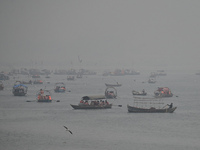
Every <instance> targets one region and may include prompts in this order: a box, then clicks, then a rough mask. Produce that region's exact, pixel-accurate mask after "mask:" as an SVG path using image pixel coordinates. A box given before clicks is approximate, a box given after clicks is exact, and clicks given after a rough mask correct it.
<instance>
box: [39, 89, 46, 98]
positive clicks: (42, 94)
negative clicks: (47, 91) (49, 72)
mask: <svg viewBox="0 0 200 150" xmlns="http://www.w3.org/2000/svg"><path fill="white" fill-rule="evenodd" d="M40 95H41V99H45V96H44V91H43V90H42V89H40Z"/></svg>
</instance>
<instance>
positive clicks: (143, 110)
mask: <svg viewBox="0 0 200 150" xmlns="http://www.w3.org/2000/svg"><path fill="white" fill-rule="evenodd" d="M127 108H128V112H130V113H173V112H174V111H175V110H176V108H177V107H172V108H161V109H158V108H154V107H150V108H139V107H134V106H129V105H127Z"/></svg>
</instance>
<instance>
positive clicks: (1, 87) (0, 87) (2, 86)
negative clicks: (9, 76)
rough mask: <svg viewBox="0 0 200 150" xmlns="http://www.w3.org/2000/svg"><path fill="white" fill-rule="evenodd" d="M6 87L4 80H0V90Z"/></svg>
mask: <svg viewBox="0 0 200 150" xmlns="http://www.w3.org/2000/svg"><path fill="white" fill-rule="evenodd" d="M3 89H4V85H3V82H2V81H0V91H2V90H3Z"/></svg>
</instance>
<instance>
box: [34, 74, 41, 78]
mask: <svg viewBox="0 0 200 150" xmlns="http://www.w3.org/2000/svg"><path fill="white" fill-rule="evenodd" d="M32 78H40V75H32Z"/></svg>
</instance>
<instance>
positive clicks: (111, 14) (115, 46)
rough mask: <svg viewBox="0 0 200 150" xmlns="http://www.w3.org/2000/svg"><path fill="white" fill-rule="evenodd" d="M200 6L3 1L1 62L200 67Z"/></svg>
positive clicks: (114, 0)
mask: <svg viewBox="0 0 200 150" xmlns="http://www.w3.org/2000/svg"><path fill="white" fill-rule="evenodd" d="M199 8H200V1H198V0H190V1H188V0H176V1H174V0H166V1H160V0H151V1H148V0H146V1H145V0H123V1H122V0H101V1H97V0H76V1H75V0H56V1H55V0H34V1H32V0H1V1H0V63H1V66H3V65H6V64H9V65H12V66H17V65H19V66H20V65H24V64H27V65H29V66H31V65H33V64H43V65H55V66H56V65H61V66H63V67H64V66H78V65H82V66H93V67H95V66H98V67H105V68H106V67H108V66H112V67H113V69H116V68H118V67H127V68H128V67H132V68H136V69H139V68H141V67H147V68H152V69H155V68H159V69H163V68H164V69H170V68H173V69H178V68H183V69H192V70H199V68H198V67H199V64H200V55H199V49H200V42H199V39H200V29H199V26H200V19H199V18H200V10H199ZM78 57H79V59H81V60H82V62H81V63H80V62H79V59H78Z"/></svg>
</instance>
